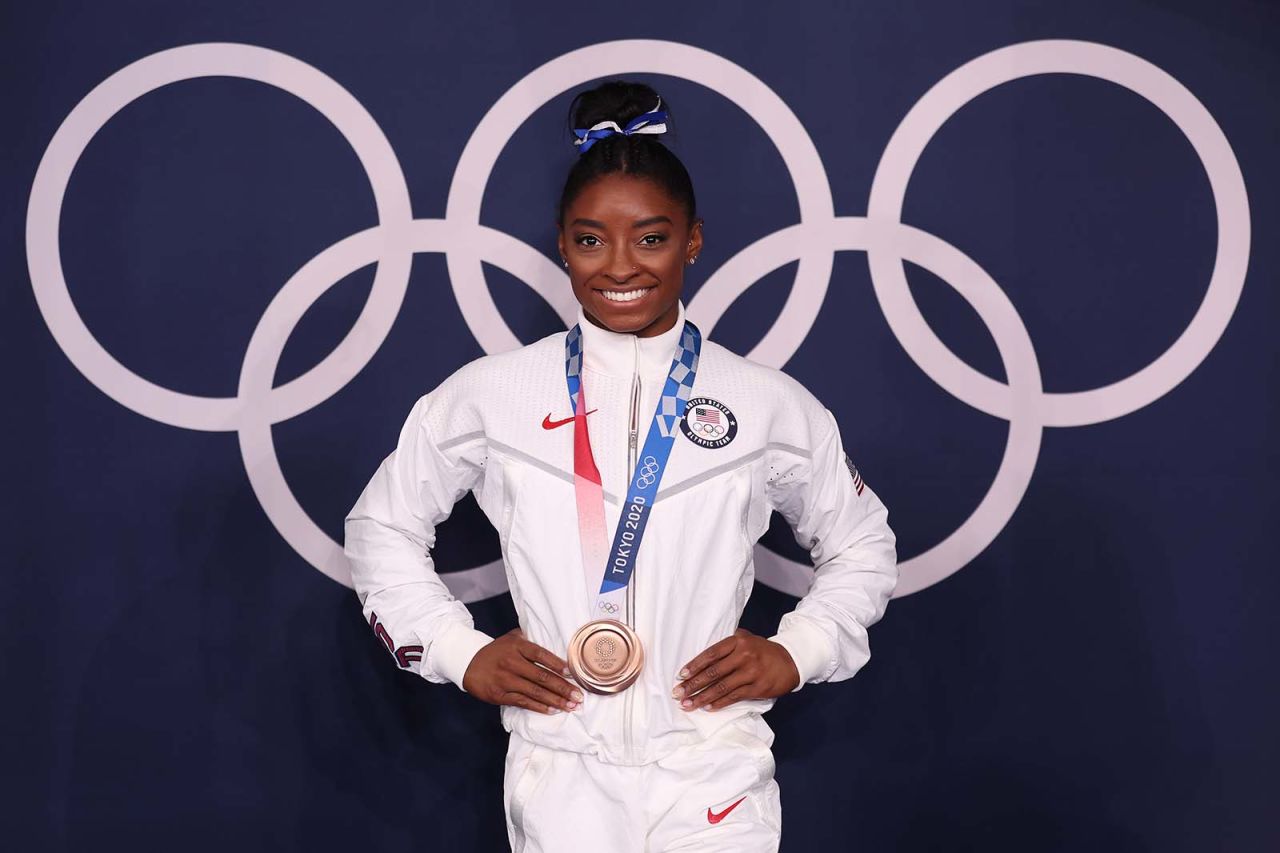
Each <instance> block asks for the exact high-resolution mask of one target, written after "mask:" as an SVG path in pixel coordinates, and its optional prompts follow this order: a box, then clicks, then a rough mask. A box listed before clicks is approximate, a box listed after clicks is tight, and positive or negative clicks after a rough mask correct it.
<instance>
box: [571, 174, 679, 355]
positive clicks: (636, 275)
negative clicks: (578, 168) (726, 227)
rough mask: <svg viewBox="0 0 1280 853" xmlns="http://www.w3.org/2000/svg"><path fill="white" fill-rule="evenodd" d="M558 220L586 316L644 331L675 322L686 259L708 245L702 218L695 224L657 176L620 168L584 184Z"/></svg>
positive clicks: (616, 327)
mask: <svg viewBox="0 0 1280 853" xmlns="http://www.w3.org/2000/svg"><path fill="white" fill-rule="evenodd" d="M557 227H558V229H559V232H560V238H559V244H560V255H561V257H563V258H564V259H565V260H566V261H568V262H569V282H570V284H572V285H573V295H574V296H576V297H577V298H578V301H579V302H580V303H582V308H583V312H584V313H585V314H586V315H587V319H589V320H591V321H592V322H593V323H595V324H596V325H598V326H603V327H605V328H606V329H611V330H613V331H615V332H631V333H634V334H636V335H638V336H640V337H642V338H647V337H651V336H653V335H660V334H662V333H663V332H665V331H667V330H668V329H670V328H671V327H672V326H673V325H674V324H675V321H676V316H677V313H678V310H679V309H678V307H677V305H676V303H677V302H678V301H679V299H680V291H681V288H682V287H683V285H684V265H685V264H686V263H688V262H689V259H690V258H693V257H696V256H697V254H698V253H699V252H700V251H702V220H701V219H698V220H696V221H694V222H693V223H690V222H689V221H688V217H687V216H686V214H685V211H684V206H683V205H681V204H680V203H679V202H677V201H676V200H675V199H673V198H672V197H671V196H670V195H668V194H667V192H666V191H665V190H663V189H662V188H661V187H660V186H658V185H657V184H655V183H653V182H652V181H649V180H646V179H644V178H635V177H632V176H630V175H625V174H622V173H614V174H609V175H602V176H600V177H599V178H596V179H595V180H594V181H592V182H591V183H590V184H588V185H587V186H586V187H584V188H583V190H582V192H580V193H579V194H578V197H577V198H576V199H574V201H573V203H572V204H570V205H569V207H568V208H567V209H566V210H565V213H564V221H563V222H561V223H557ZM617 297H623V298H617Z"/></svg>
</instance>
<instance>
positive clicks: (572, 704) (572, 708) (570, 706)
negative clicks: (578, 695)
mask: <svg viewBox="0 0 1280 853" xmlns="http://www.w3.org/2000/svg"><path fill="white" fill-rule="evenodd" d="M577 707H578V703H577V702H570V703H569V710H570V711H573V710H576V709H577Z"/></svg>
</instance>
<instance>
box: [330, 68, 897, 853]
mask: <svg viewBox="0 0 1280 853" xmlns="http://www.w3.org/2000/svg"><path fill="white" fill-rule="evenodd" d="M570 113H571V122H570V128H571V130H572V134H573V136H572V138H573V141H574V144H575V146H577V151H578V153H579V155H580V156H579V157H578V158H577V160H576V161H575V163H574V165H573V167H572V169H571V170H570V171H569V175H568V178H567V180H566V181H565V186H564V191H563V193H562V194H561V198H560V202H559V205H558V207H557V209H556V228H557V231H558V235H559V236H558V241H557V242H558V246H559V250H560V254H561V257H562V259H563V261H564V264H565V266H566V267H567V268H568V271H569V281H570V285H571V286H572V288H573V293H574V296H575V297H576V298H577V300H578V302H579V304H580V308H579V311H578V321H577V323H576V324H575V325H574V326H573V328H572V329H570V330H569V331H568V333H564V332H560V333H555V334H552V335H548V336H547V337H545V338H543V339H542V340H540V341H537V342H535V343H533V344H530V345H528V346H525V347H522V348H520V349H518V350H515V351H512V352H507V353H501V354H498V355H491V356H485V357H483V358H480V359H477V360H476V361H473V362H471V363H470V364H467V365H464V366H463V367H462V368H460V369H459V370H457V371H456V372H455V373H454V374H453V375H452V376H450V377H449V378H448V379H446V380H445V381H444V382H443V383H441V384H440V386H439V387H437V388H436V389H435V390H433V391H431V392H430V393H429V394H426V395H425V396H423V397H422V398H421V399H419V400H418V402H417V404H416V405H415V406H414V408H413V411H411V412H410V414H409V418H408V420H407V422H406V423H405V426H404V429H403V430H402V431H401V435H400V441H399V443H398V445H397V447H396V449H395V452H393V453H392V454H391V455H390V456H389V457H387V459H386V460H385V461H384V463H383V465H382V467H381V468H379V470H378V472H377V473H376V474H375V475H374V478H373V480H372V481H370V483H369V485H368V486H367V487H366V489H365V491H364V493H363V494H362V495H361V496H360V499H359V500H358V501H357V503H356V505H355V507H353V508H352V510H351V512H350V513H349V514H348V516H347V524H346V553H347V556H348V558H349V559H350V562H351V576H352V581H353V583H354V585H355V588H356V592H357V593H358V594H359V596H360V600H361V604H362V607H363V609H364V612H365V613H364V615H365V618H366V619H367V620H369V623H370V624H371V625H373V626H376V630H377V631H378V632H379V636H380V638H381V639H382V640H383V642H384V644H385V645H386V646H387V648H388V649H389V650H391V651H392V652H393V654H397V655H398V656H397V658H396V660H397V662H398V663H399V664H400V666H402V667H404V668H407V669H410V670H413V671H415V672H418V673H419V674H420V675H422V676H423V677H424V678H426V679H428V680H430V681H436V682H444V681H452V682H453V683H455V684H457V685H458V686H459V687H461V688H462V689H463V690H465V691H466V692H468V693H470V694H472V695H473V696H475V697H477V698H479V699H481V700H484V701H486V702H491V703H493V704H496V705H501V706H502V723H503V727H504V728H505V729H506V730H507V731H508V732H510V735H511V736H510V741H509V745H508V749H507V757H506V766H505V775H504V782H503V787H504V803H503V804H504V808H505V812H506V818H507V832H508V837H509V839H510V842H511V846H512V848H513V849H514V850H518V851H525V853H535V851H538V853H542V851H564V850H582V849H590V850H593V851H599V853H639V851H642V850H644V851H665V850H677V849H679V850H692V849H697V850H702V851H716V850H720V851H776V850H777V849H778V845H779V841H780V837H781V820H782V817H781V801H780V793H779V788H778V783H777V782H776V781H775V780H774V778H773V777H774V762H773V753H772V750H771V746H772V743H773V731H772V729H771V728H770V727H769V725H768V724H767V723H765V721H764V719H763V717H762V714H763V713H764V712H765V711H767V710H769V708H771V707H772V705H773V702H774V700H775V699H776V698H777V697H780V696H783V695H785V694H787V693H789V692H791V691H794V690H799V689H800V688H801V687H802V686H803V685H804V684H805V683H812V682H818V681H838V680H841V679H845V678H849V677H850V676H852V675H853V674H854V673H855V672H857V670H858V669H859V668H860V667H861V666H862V665H863V664H864V663H866V661H867V659H868V658H869V657H870V653H869V651H868V648H867V640H866V637H867V628H868V627H869V626H870V625H871V624H872V623H874V622H875V621H877V620H878V619H879V618H880V616H881V614H883V613H884V610H885V607H886V606H887V604H888V600H889V597H890V595H891V594H892V592H893V589H894V586H895V584H896V582H897V565H896V551H895V539H894V535H893V532H892V531H891V530H890V529H889V526H888V522H887V519H888V513H887V510H886V509H885V507H884V505H883V504H882V503H881V502H880V500H879V498H878V497H877V496H876V494H875V493H874V492H873V491H871V489H870V488H868V487H867V486H866V484H865V483H864V482H863V480H862V478H861V477H860V476H859V475H858V472H857V468H856V467H855V466H854V465H853V463H852V461H851V460H849V458H848V457H847V456H846V455H845V453H844V446H843V443H842V442H841V438H840V431H839V429H838V427H837V425H836V423H835V419H834V417H833V416H832V415H831V413H830V412H829V411H828V410H827V409H826V408H825V407H824V406H823V405H822V404H821V403H820V402H819V401H818V400H817V399H816V398H815V397H814V396H813V395H812V394H811V393H809V392H808V391H807V390H806V389H805V388H804V387H803V386H801V385H800V384H799V383H798V382H796V381H795V380H794V379H792V378H791V377H789V376H787V375H786V374H784V373H782V372H781V371H778V370H774V369H773V368H769V367H765V366H763V365H759V364H755V363H753V362H750V361H748V360H746V359H744V358H742V357H740V356H738V355H736V354H734V353H732V352H730V351H728V350H726V349H725V348H724V347H721V346H719V345H718V344H716V343H715V342H714V341H711V340H704V339H703V337H702V333H701V331H700V330H699V329H698V327H697V326H696V325H695V324H694V323H692V322H689V321H688V319H687V318H686V317H685V309H684V303H683V301H682V300H681V293H682V291H683V287H684V272H685V268H686V267H687V266H688V265H690V264H692V263H693V262H694V261H695V260H696V259H697V256H698V253H699V252H700V251H701V250H702V220H701V218H699V217H698V215H697V207H696V204H695V199H694V193H693V184H692V182H691V181H690V179H689V174H688V172H687V171H686V170H685V168H684V166H683V165H682V164H681V163H680V160H679V159H678V158H677V157H676V156H675V154H674V153H672V152H671V151H670V150H669V149H668V148H667V147H666V145H664V144H663V143H662V141H661V139H660V136H661V134H663V133H665V132H666V131H667V126H668V123H669V122H670V121H671V117H670V109H669V107H668V106H667V105H666V104H665V103H664V102H663V100H662V98H661V97H659V95H658V94H657V93H656V92H655V91H654V90H653V89H651V88H649V87H648V86H644V85H640V84H636V83H628V82H622V81H612V82H608V83H604V84H603V85H601V86H599V87H597V88H595V89H592V90H589V91H586V92H583V93H581V94H579V95H578V97H577V98H575V100H574V103H573V106H572V107H571V110H570ZM588 396H589V397H590V400H589V401H588ZM566 408H567V409H568V410H571V411H572V415H571V416H570V417H564V416H563V414H562V413H564V412H565V411H566ZM650 413H651V414H650ZM588 416H590V417H588ZM570 424H572V427H571V428H562V427H569V426H570ZM660 486H661V491H660V490H659V487H660ZM468 490H472V491H474V492H475V493H476V497H477V499H478V502H479V504H480V506H481V507H482V508H483V509H484V511H485V513H486V515H487V516H488V518H489V520H490V521H491V522H493V524H494V526H495V527H496V528H497V529H498V530H499V532H500V535H501V538H502V543H503V562H504V564H505V568H506V571H507V574H508V578H509V579H510V589H511V592H512V601H513V604H514V605H515V610H516V614H517V616H518V617H519V621H520V627H518V628H515V629H513V630H511V631H509V632H508V633H506V634H503V635H502V636H500V637H498V638H497V639H494V638H493V637H490V636H489V635H487V634H485V633H484V632H481V631H477V630H476V629H475V627H474V623H473V621H472V619H471V616H470V614H469V613H468V612H467V609H466V608H465V607H464V606H463V605H462V604H461V603H460V602H458V601H456V600H455V599H454V598H453V597H452V596H451V595H450V594H449V592H448V589H447V588H446V587H445V586H444V584H443V583H442V582H441V581H440V579H439V577H438V576H437V575H436V573H435V571H434V566H433V564H432V561H431V556H430V553H429V550H428V549H429V547H430V546H431V545H433V544H434V541H435V539H434V537H435V525H436V524H437V523H439V522H440V521H441V520H442V519H444V518H445V517H447V516H448V515H449V512H450V510H451V508H452V506H453V504H454V502H455V501H456V500H457V499H459V498H460V497H461V496H462V495H463V494H465V493H466V492H467V491H468ZM659 505H660V506H659ZM775 510H776V511H777V512H779V513H781V514H782V515H783V517H784V518H786V520H787V521H788V522H789V523H790V524H791V526H792V527H793V529H794V530H795V533H796V538H797V540H798V541H800V542H802V543H804V544H805V545H806V547H808V548H809V550H810V553H811V554H812V556H813V558H814V562H815V564H816V574H815V579H814V583H813V586H812V588H811V590H810V591H809V593H808V594H807V595H806V596H805V597H804V598H803V599H801V601H800V603H799V604H798V605H797V606H796V608H795V610H793V611H792V612H791V613H788V614H786V615H785V616H784V617H783V619H782V621H781V624H780V625H779V629H778V631H777V633H775V634H774V635H773V636H772V637H768V638H765V637H761V636H757V635H755V634H752V633H750V632H748V631H746V630H744V629H742V628H737V627H736V626H737V624H738V620H739V619H740V617H741V616H742V610H743V607H744V606H745V604H746V601H747V597H748V595H749V594H750V590H751V585H752V582H753V579H754V566H753V564H752V555H753V546H754V544H755V542H756V541H757V540H759V539H760V537H761V536H762V535H763V534H764V532H765V531H766V530H767V529H768V526H769V518H770V515H771V514H772V513H773V512H774V511H775ZM610 537H611V540H612V541H611V542H610ZM642 545H643V548H642V547H641V546H642Z"/></svg>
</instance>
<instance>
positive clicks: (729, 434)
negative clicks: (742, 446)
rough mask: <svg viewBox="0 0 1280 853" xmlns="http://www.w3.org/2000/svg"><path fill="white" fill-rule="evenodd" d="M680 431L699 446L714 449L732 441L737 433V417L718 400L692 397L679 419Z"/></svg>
mask: <svg viewBox="0 0 1280 853" xmlns="http://www.w3.org/2000/svg"><path fill="white" fill-rule="evenodd" d="M680 431H681V432H683V433H684V436H685V438H687V439H689V440H690V441H692V442H693V443H694V444H696V445H698V446H699V447H708V448H711V449H713V450H714V449H716V448H719V447H724V446H725V445H726V444H728V443H729V442H731V441H733V437H734V436H735V435H737V434H738V419H737V418H735V417H734V416H733V412H731V411H729V407H728V406H726V405H725V404H724V403H721V402H720V401H719V400H712V399H711V398H710V397H694V398H693V399H692V400H690V401H689V405H688V406H687V407H686V408H685V410H684V417H683V418H681V419H680Z"/></svg>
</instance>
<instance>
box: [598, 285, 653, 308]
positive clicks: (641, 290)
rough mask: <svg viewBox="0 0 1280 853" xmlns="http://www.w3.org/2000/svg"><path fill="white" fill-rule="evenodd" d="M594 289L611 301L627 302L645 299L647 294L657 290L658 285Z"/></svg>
mask: <svg viewBox="0 0 1280 853" xmlns="http://www.w3.org/2000/svg"><path fill="white" fill-rule="evenodd" d="M594 289H595V291H596V293H599V294H600V295H601V296H602V297H604V298H605V299H606V300H607V301H609V302H616V303H619V304H625V303H628V302H638V301H640V300H641V299H644V298H645V296H647V295H648V294H649V293H650V292H651V291H653V290H657V286H656V285H653V286H650V287H632V288H628V289H627V290H602V289H599V288H594Z"/></svg>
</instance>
